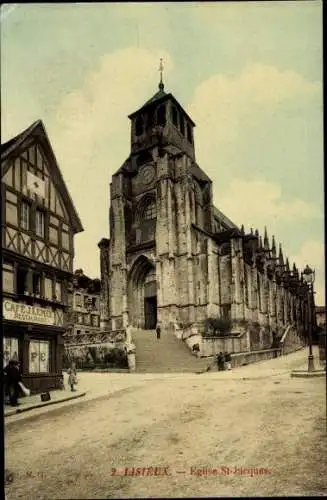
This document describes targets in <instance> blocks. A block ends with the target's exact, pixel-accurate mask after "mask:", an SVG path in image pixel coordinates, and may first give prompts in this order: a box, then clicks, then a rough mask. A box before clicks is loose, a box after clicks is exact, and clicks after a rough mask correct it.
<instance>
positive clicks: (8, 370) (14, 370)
mask: <svg viewBox="0 0 327 500" xmlns="http://www.w3.org/2000/svg"><path fill="white" fill-rule="evenodd" d="M4 373H5V377H6V387H7V393H8V396H9V401H10V404H11V406H18V405H20V403H19V402H18V397H19V383H21V382H22V376H21V373H20V363H19V361H16V360H14V359H11V360H10V361H9V363H8V365H7V366H6V367H5V368H4Z"/></svg>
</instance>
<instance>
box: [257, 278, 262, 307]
mask: <svg viewBox="0 0 327 500" xmlns="http://www.w3.org/2000/svg"><path fill="white" fill-rule="evenodd" d="M257 293H258V307H259V311H261V310H262V303H261V283H260V274H259V273H258V274H257Z"/></svg>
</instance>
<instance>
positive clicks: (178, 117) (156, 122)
mask: <svg viewBox="0 0 327 500" xmlns="http://www.w3.org/2000/svg"><path fill="white" fill-rule="evenodd" d="M159 71H160V82H159V85H158V91H157V92H156V93H155V94H154V95H153V96H152V97H151V99H149V100H148V101H147V102H146V103H145V104H144V105H143V106H142V107H141V108H139V109H138V110H137V111H135V112H134V113H132V114H131V115H129V118H130V120H131V154H132V155H135V154H137V153H140V152H142V151H143V152H144V151H147V150H149V149H150V148H153V147H155V146H157V147H165V146H168V145H170V146H175V147H176V148H178V149H179V150H180V151H181V152H185V153H186V154H187V155H188V156H189V157H190V158H191V159H192V160H194V159H195V153H194V135H193V129H194V127H195V123H194V122H193V120H192V119H191V118H190V117H189V116H188V114H187V113H186V111H185V110H184V109H183V108H182V106H181V105H180V104H179V103H178V101H177V100H176V99H175V98H174V96H173V95H172V94H170V93H168V94H167V93H166V92H165V90H164V83H163V80H162V72H163V65H162V60H160V67H159Z"/></svg>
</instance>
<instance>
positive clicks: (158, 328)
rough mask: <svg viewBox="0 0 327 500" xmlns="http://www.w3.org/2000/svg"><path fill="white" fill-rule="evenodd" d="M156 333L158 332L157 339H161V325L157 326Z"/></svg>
mask: <svg viewBox="0 0 327 500" xmlns="http://www.w3.org/2000/svg"><path fill="white" fill-rule="evenodd" d="M156 333H157V339H160V335H161V328H160V326H159V325H158V326H157V328H156Z"/></svg>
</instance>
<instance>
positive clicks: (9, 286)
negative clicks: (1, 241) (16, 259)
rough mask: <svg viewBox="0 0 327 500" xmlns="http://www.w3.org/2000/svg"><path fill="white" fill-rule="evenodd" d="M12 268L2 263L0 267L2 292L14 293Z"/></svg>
mask: <svg viewBox="0 0 327 500" xmlns="http://www.w3.org/2000/svg"><path fill="white" fill-rule="evenodd" d="M14 276H15V275H14V266H13V264H9V263H4V264H3V266H2V289H3V291H4V292H9V293H14Z"/></svg>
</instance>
